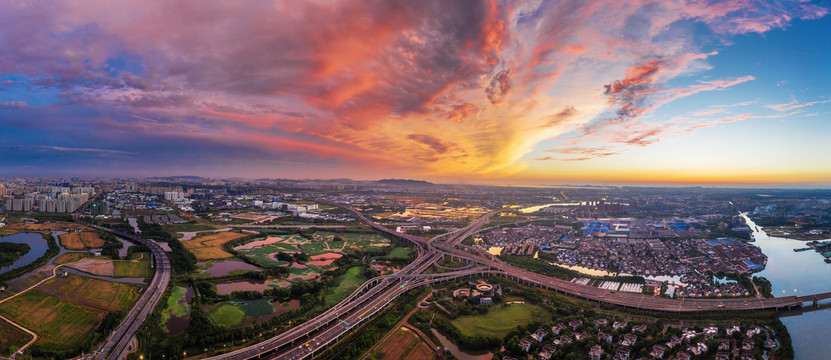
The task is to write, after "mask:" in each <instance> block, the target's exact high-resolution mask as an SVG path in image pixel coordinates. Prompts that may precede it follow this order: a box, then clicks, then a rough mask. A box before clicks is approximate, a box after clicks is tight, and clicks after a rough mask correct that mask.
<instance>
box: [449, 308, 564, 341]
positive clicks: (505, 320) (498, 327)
mask: <svg viewBox="0 0 831 360" xmlns="http://www.w3.org/2000/svg"><path fill="white" fill-rule="evenodd" d="M549 319H550V315H549V314H548V313H547V312H546V311H545V310H543V309H542V308H540V307H539V306H536V305H531V304H506V305H497V306H492V307H490V308H488V313H487V314H485V315H471V316H461V317H458V318H456V319H455V320H451V321H450V322H451V323H452V324H453V325H454V326H456V327H457V328H458V329H459V330H460V331H461V332H462V334H464V335H465V336H476V335H481V336H492V337H497V338H500V339H501V338H503V337H505V335H508V332H510V331H512V330H515V329H516V327H517V326H519V325H525V324H527V323H529V322H531V321H534V320H537V321H548V320H549Z"/></svg>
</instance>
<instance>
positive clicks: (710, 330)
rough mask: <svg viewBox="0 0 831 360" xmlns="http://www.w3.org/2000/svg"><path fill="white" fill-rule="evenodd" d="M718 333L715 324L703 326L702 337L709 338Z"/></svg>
mask: <svg viewBox="0 0 831 360" xmlns="http://www.w3.org/2000/svg"><path fill="white" fill-rule="evenodd" d="M716 335H718V328H717V327H715V326H709V327H706V328H704V338H705V339H707V340H710V339H712V338H714V337H716Z"/></svg>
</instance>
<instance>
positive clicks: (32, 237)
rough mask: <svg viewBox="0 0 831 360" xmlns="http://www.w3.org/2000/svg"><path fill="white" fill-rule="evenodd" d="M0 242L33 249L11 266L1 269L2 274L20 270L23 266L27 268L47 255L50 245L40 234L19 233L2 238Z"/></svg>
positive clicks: (0, 237)
mask: <svg viewBox="0 0 831 360" xmlns="http://www.w3.org/2000/svg"><path fill="white" fill-rule="evenodd" d="M0 242H8V243H15V244H27V245H29V247H31V249H30V250H29V252H27V253H25V254H23V256H21V257H20V258H19V259H17V260H16V261H15V262H13V263H12V264H11V265H8V266H4V267H2V268H0V274H2V273H4V272H7V271H10V270H12V269H16V268H19V267H21V266H26V265H29V264H31V263H32V262H34V261H35V260H37V259H38V258H40V257H41V256H43V254H46V249H48V248H49V244H48V243H47V242H46V239H44V238H43V236H42V235H41V234H40V233H18V234H14V235H9V236H0Z"/></svg>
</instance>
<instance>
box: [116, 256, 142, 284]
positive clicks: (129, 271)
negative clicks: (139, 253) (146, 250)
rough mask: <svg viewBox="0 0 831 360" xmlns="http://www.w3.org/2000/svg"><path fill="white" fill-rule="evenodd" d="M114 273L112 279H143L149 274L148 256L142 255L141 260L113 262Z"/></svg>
mask: <svg viewBox="0 0 831 360" xmlns="http://www.w3.org/2000/svg"><path fill="white" fill-rule="evenodd" d="M113 265H114V266H115V272H114V275H113V277H117V278H121V277H131V278H143V277H147V276H149V275H150V274H151V271H150V254H144V256H143V257H142V258H141V260H117V261H114V262H113Z"/></svg>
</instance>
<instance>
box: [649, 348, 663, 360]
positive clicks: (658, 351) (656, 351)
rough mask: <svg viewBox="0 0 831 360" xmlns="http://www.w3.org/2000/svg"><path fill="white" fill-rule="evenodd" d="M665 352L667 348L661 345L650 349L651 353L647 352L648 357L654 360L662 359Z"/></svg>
mask: <svg viewBox="0 0 831 360" xmlns="http://www.w3.org/2000/svg"><path fill="white" fill-rule="evenodd" d="M666 351H667V347H666V346H663V345H655V346H653V347H652V351H650V352H649V356H651V357H654V358H656V359H663V358H664V352H666Z"/></svg>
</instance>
